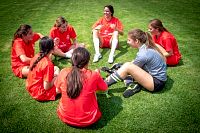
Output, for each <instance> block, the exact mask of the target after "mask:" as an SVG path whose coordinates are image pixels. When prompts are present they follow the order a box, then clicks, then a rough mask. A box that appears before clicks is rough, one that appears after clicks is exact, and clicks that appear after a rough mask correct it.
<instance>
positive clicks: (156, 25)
mask: <svg viewBox="0 0 200 133" xmlns="http://www.w3.org/2000/svg"><path fill="white" fill-rule="evenodd" d="M149 24H150V25H151V26H152V27H153V28H155V29H158V30H159V31H160V32H162V31H167V29H166V28H165V27H164V26H163V24H162V22H161V20H159V19H153V20H150V21H149Z"/></svg>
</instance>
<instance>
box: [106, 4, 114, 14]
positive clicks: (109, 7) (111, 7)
mask: <svg viewBox="0 0 200 133" xmlns="http://www.w3.org/2000/svg"><path fill="white" fill-rule="evenodd" d="M105 7H107V8H108V9H109V10H110V12H111V13H112V14H111V16H112V17H113V15H114V8H113V6H112V5H106V6H104V8H105Z"/></svg>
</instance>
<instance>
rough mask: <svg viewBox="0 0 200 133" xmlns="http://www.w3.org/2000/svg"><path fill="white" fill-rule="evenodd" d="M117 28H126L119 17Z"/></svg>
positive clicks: (121, 29)
mask: <svg viewBox="0 0 200 133" xmlns="http://www.w3.org/2000/svg"><path fill="white" fill-rule="evenodd" d="M117 29H119V30H120V31H123V29H124V27H123V24H122V22H121V21H120V20H119V19H117Z"/></svg>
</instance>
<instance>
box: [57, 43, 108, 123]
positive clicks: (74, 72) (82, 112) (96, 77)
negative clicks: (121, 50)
mask: <svg viewBox="0 0 200 133" xmlns="http://www.w3.org/2000/svg"><path fill="white" fill-rule="evenodd" d="M89 60H90V53H89V52H88V51H87V50H86V49H85V48H82V47H79V48H76V49H75V50H74V52H73V54H72V57H71V62H72V67H71V68H64V69H63V70H61V72H60V74H59V76H58V78H57V79H56V81H55V86H56V88H57V89H58V90H59V91H60V92H61V99H60V102H59V106H58V109H57V114H58V116H59V118H60V119H61V120H62V121H63V122H64V123H66V124H69V125H71V126H77V127H86V126H89V125H91V124H93V123H95V122H96V121H97V120H99V119H100V117H101V112H100V110H99V107H98V103H97V98H96V91H97V90H103V91H104V90H107V85H106V83H105V82H104V81H103V79H102V77H101V76H100V74H99V71H92V70H90V69H88V63H89Z"/></svg>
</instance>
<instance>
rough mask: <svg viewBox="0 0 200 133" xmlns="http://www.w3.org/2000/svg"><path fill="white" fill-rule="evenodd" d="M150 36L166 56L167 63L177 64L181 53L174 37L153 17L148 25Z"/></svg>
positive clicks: (170, 64)
mask: <svg viewBox="0 0 200 133" xmlns="http://www.w3.org/2000/svg"><path fill="white" fill-rule="evenodd" d="M148 28H149V31H150V32H151V34H152V38H153V40H154V42H155V43H156V44H158V45H157V46H158V47H159V48H160V50H161V51H162V52H163V55H164V56H165V57H166V58H167V65H169V66H174V65H177V64H178V63H179V61H180V59H181V53H180V52H179V49H178V44H177V41H176V39H175V37H174V36H173V35H172V34H171V33H170V32H169V31H168V30H167V29H166V28H165V27H164V26H163V24H162V22H161V21H160V20H159V19H153V20H151V21H150V22H149V25H148Z"/></svg>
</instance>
